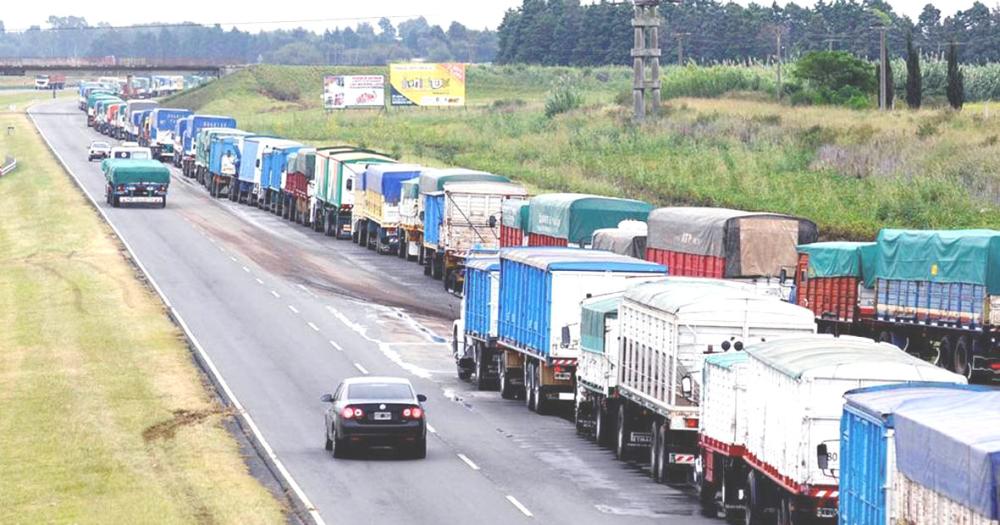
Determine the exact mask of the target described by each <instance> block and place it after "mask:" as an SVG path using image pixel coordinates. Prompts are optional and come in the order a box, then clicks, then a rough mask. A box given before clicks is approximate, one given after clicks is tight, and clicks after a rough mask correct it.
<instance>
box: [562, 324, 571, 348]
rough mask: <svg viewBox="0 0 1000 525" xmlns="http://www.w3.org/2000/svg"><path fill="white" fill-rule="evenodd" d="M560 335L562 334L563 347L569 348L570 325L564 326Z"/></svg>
mask: <svg viewBox="0 0 1000 525" xmlns="http://www.w3.org/2000/svg"><path fill="white" fill-rule="evenodd" d="M560 335H561V336H562V341H561V343H562V347H563V348H569V343H570V335H569V326H564V327H562V333H561V334H560Z"/></svg>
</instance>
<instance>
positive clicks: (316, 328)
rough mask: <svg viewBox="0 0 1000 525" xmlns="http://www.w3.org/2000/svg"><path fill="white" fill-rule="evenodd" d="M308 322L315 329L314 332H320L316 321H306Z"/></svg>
mask: <svg viewBox="0 0 1000 525" xmlns="http://www.w3.org/2000/svg"><path fill="white" fill-rule="evenodd" d="M306 324H308V325H309V328H312V329H313V332H319V327H318V326H316V323H313V322H312V321H310V322H308V323H306Z"/></svg>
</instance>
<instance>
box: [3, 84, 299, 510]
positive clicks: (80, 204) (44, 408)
mask: <svg viewBox="0 0 1000 525" xmlns="http://www.w3.org/2000/svg"><path fill="white" fill-rule="evenodd" d="M9 103H10V101H9V100H8V99H7V98H5V97H2V96H0V105H2V106H3V107H6V106H7V104H9ZM0 124H2V126H3V128H4V129H6V128H7V126H8V125H13V126H14V127H15V133H14V135H12V136H8V135H6V134H4V135H2V136H0V154H13V155H15V156H16V157H17V159H18V164H19V167H18V168H17V170H16V171H15V172H13V173H11V174H8V175H7V176H5V177H3V178H0V199H2V200H3V202H4V206H3V207H2V208H0V254H2V255H0V327H2V329H0V414H3V416H2V417H0V458H3V459H2V460H0V509H2V510H0V514H2V515H3V520H2V521H4V522H6V523H42V522H45V523H193V522H198V523H278V522H282V521H283V520H284V510H283V509H282V507H281V505H280V504H279V503H278V501H277V500H276V499H275V498H274V497H273V496H272V495H271V494H270V493H269V492H268V491H267V490H266V489H265V488H264V487H263V486H262V485H261V484H260V483H259V482H258V481H257V480H256V479H254V478H253V477H252V476H251V475H250V474H249V473H248V470H247V466H246V464H245V463H244V462H243V458H242V457H241V452H240V449H239V446H238V444H237V442H236V441H235V440H234V439H233V438H232V437H231V436H230V435H229V434H228V431H227V430H226V429H225V428H224V427H223V425H222V423H223V420H224V419H225V418H228V417H230V416H228V415H227V414H226V413H225V410H224V407H222V406H221V405H220V404H219V403H218V402H217V400H216V399H215V398H214V396H213V394H212V393H211V392H210V391H209V388H208V387H207V386H206V384H204V383H203V379H202V376H201V375H200V374H199V372H198V370H197V369H196V367H195V365H194V363H193V362H192V360H191V357H190V354H189V352H188V349H187V348H186V346H185V343H184V342H183V340H182V338H181V335H180V333H179V332H178V330H177V329H176V328H175V327H174V326H173V325H172V324H171V323H170V321H169V320H168V318H167V316H166V314H165V312H164V310H163V307H162V304H161V303H160V302H159V300H158V299H157V298H156V297H155V296H154V295H153V294H152V293H151V292H150V291H149V290H148V289H147V288H146V287H145V286H144V285H143V284H142V283H141V282H140V281H139V279H137V277H136V275H135V272H134V270H133V268H132V267H131V266H130V265H129V264H128V263H127V262H126V260H125V259H124V257H123V255H122V253H123V252H122V248H121V246H120V245H119V244H118V243H117V242H116V240H114V239H113V237H112V234H111V231H110V229H109V228H108V227H107V226H106V225H105V224H104V223H103V222H102V221H101V220H100V219H99V217H98V216H97V214H96V213H95V212H94V211H93V210H92V209H91V208H90V206H89V205H87V204H86V202H85V200H84V197H83V196H82V195H81V193H80V192H79V191H78V190H77V189H76V187H75V186H73V185H72V183H71V182H70V179H69V177H67V176H66V174H65V173H64V172H63V171H62V169H61V167H60V166H59V165H58V164H57V162H56V160H55V159H54V158H53V157H52V155H51V154H50V153H49V151H48V150H47V149H46V148H45V146H44V144H43V142H42V140H41V137H40V136H39V135H38V134H37V132H35V130H34V128H33V126H32V125H31V122H30V121H29V120H28V118H27V116H26V115H25V114H23V113H20V112H19V113H4V114H2V115H0ZM83 146H84V145H81V148H82V147H83ZM137 212H138V213H145V212H153V213H156V210H137Z"/></svg>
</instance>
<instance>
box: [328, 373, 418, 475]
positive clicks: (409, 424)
mask: <svg viewBox="0 0 1000 525" xmlns="http://www.w3.org/2000/svg"><path fill="white" fill-rule="evenodd" d="M321 400H322V401H324V402H326V403H330V404H331V406H330V408H329V409H328V410H327V411H326V418H325V419H326V449H327V450H329V451H331V452H333V457H335V458H343V457H346V456H347V455H348V453H350V452H351V451H354V450H360V449H362V448H368V447H375V446H390V447H395V448H396V449H397V450H398V451H400V452H408V453H409V455H411V456H412V457H415V458H421V459H422V458H424V457H426V456H427V417H426V414H425V413H424V408H423V406H422V405H421V403H423V402H424V401H427V397H426V396H424V395H422V394H421V395H417V394H415V393H414V392H413V385H411V384H410V381H409V380H407V379H404V378H399V377H352V378H350V379H346V380H344V382H343V383H341V384H340V386H339V387H337V391H336V392H335V393H333V394H326V395H324V396H323V397H322V398H321Z"/></svg>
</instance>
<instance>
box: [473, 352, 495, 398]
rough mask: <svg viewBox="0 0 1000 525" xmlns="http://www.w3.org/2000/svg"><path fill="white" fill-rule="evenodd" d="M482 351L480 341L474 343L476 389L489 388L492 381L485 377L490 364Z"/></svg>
mask: <svg viewBox="0 0 1000 525" xmlns="http://www.w3.org/2000/svg"><path fill="white" fill-rule="evenodd" d="M483 353H484V352H483V347H482V343H476V390H490V388H491V387H492V386H493V381H492V380H487V379H486V374H487V372H488V371H489V369H490V366H489V363H488V362H487V361H486V359H485V358H483Z"/></svg>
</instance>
